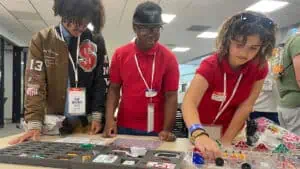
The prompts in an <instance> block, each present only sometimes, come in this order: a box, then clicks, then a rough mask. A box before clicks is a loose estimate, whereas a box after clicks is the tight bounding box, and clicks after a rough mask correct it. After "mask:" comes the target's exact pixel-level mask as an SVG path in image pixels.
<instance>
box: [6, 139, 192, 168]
mask: <svg viewBox="0 0 300 169" xmlns="http://www.w3.org/2000/svg"><path fill="white" fill-rule="evenodd" d="M18 136H20V134H18V135H13V136H9V137H4V138H1V139H0V149H2V148H5V147H8V146H9V144H8V142H9V141H10V140H11V139H13V138H16V137H18ZM72 136H73V137H84V138H90V139H93V140H94V139H102V140H105V142H107V143H110V142H113V141H114V140H115V139H116V138H131V139H132V138H136V139H142V140H145V139H147V140H148V139H149V140H153V139H154V140H157V139H158V137H146V136H128V135H118V136H117V137H115V138H107V139H106V138H103V137H102V136H101V135H93V136H90V135H87V134H73V135H70V136H68V137H72ZM59 138H60V137H59V136H43V137H41V141H55V140H57V139H59ZM191 147H192V146H191V144H190V142H189V140H188V139H187V138H177V140H176V142H164V143H162V145H161V146H160V147H159V148H158V150H170V151H182V152H186V151H187V150H188V149H191ZM0 168H5V169H18V168H20V169H53V168H49V167H38V166H26V165H14V164H3V163H0Z"/></svg>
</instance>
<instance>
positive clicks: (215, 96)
mask: <svg viewBox="0 0 300 169" xmlns="http://www.w3.org/2000/svg"><path fill="white" fill-rule="evenodd" d="M211 99H212V100H214V101H217V102H223V101H225V100H226V96H225V95H224V93H223V92H213V94H212V95H211Z"/></svg>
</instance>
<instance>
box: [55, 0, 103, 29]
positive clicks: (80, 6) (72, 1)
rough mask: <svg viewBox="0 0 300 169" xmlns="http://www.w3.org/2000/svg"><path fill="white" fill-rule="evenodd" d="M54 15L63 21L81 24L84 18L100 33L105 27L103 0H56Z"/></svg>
mask: <svg viewBox="0 0 300 169" xmlns="http://www.w3.org/2000/svg"><path fill="white" fill-rule="evenodd" d="M53 11H54V16H60V17H61V18H62V21H63V22H69V23H74V22H75V23H77V24H80V23H81V22H82V21H83V20H84V19H86V20H88V21H90V22H91V23H92V24H93V25H94V27H95V29H94V32H96V33H99V32H100V31H101V30H102V28H103V27H104V23H105V12H104V6H103V4H102V1H101V0H54V5H53Z"/></svg>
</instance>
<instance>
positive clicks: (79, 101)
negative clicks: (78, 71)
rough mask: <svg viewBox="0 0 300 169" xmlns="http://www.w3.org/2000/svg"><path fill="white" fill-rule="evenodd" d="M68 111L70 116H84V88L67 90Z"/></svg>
mask: <svg viewBox="0 0 300 169" xmlns="http://www.w3.org/2000/svg"><path fill="white" fill-rule="evenodd" d="M68 98H69V100H68V103H69V104H68V105H69V106H68V108H69V109H68V110H69V114H70V115H72V116H81V115H85V112H86V109H85V106H86V103H85V102H86V100H85V89H84V88H69V89H68Z"/></svg>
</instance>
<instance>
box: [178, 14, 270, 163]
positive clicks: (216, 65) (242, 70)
mask: <svg viewBox="0 0 300 169" xmlns="http://www.w3.org/2000/svg"><path fill="white" fill-rule="evenodd" d="M275 32H276V26H275V24H274V22H273V21H272V20H271V19H269V18H267V17H266V16H264V15H263V14H260V13H256V12H242V13H239V14H236V15H234V16H232V17H231V18H229V19H228V20H226V21H225V22H224V24H223V25H222V27H221V29H220V32H219V35H218V38H217V40H216V47H217V51H216V52H215V54H213V55H211V56H209V57H207V58H205V59H204V60H203V61H202V62H201V64H200V67H199V68H198V69H197V71H196V75H195V77H194V79H193V80H192V82H191V85H190V87H189V89H188V91H187V93H186V95H185V97H184V100H183V105H182V110H183V117H184V120H185V123H186V124H187V126H188V128H189V132H190V133H191V137H190V139H191V142H192V143H194V144H195V146H196V147H197V148H198V149H199V150H200V151H201V152H203V153H204V155H205V156H206V157H207V158H215V157H216V156H218V155H220V152H219V149H218V145H217V143H216V142H215V141H214V140H213V139H211V138H210V137H209V134H208V133H207V131H208V130H206V129H212V128H213V129H214V131H218V130H219V131H220V141H221V143H222V144H223V145H229V144H231V142H232V140H233V138H235V137H236V135H237V134H238V132H239V131H240V130H241V128H242V127H243V125H244V123H245V121H246V120H247V118H248V116H249V114H250V112H251V111H252V108H253V105H254V103H255V100H256V98H257V97H258V95H259V92H260V90H261V88H262V85H263V82H264V78H265V77H266V75H267V73H268V66H267V64H266V56H271V52H272V49H273V47H274V45H275ZM211 134H214V135H215V134H216V133H211Z"/></svg>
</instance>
